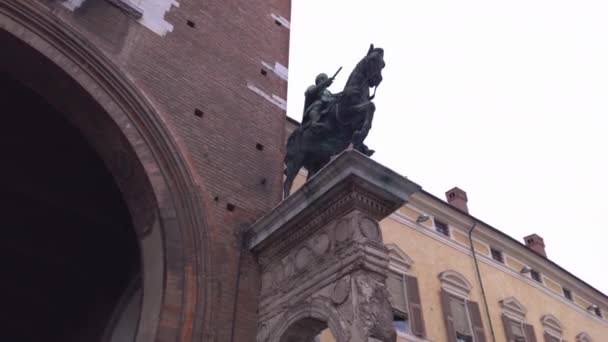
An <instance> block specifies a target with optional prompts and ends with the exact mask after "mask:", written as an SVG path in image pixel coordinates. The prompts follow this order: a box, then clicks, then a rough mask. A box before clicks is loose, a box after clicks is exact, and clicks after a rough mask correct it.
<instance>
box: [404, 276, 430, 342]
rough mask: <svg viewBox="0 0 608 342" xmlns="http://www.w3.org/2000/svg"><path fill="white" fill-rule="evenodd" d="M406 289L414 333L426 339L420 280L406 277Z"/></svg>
mask: <svg viewBox="0 0 608 342" xmlns="http://www.w3.org/2000/svg"><path fill="white" fill-rule="evenodd" d="M405 289H406V290H407V302H408V304H409V309H410V326H411V327H412V333H414V334H415V335H418V336H420V337H424V335H425V330H424V317H423V316H422V303H421V301H420V289H419V288H418V279H416V278H414V277H410V276H408V275H406V276H405Z"/></svg>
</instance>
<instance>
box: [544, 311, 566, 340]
mask: <svg viewBox="0 0 608 342" xmlns="http://www.w3.org/2000/svg"><path fill="white" fill-rule="evenodd" d="M540 322H541V323H542V325H543V328H544V329H545V331H546V332H548V333H550V334H552V335H555V336H556V337H561V336H562V324H561V323H560V321H559V320H558V319H557V317H555V316H553V315H551V314H547V315H544V316H543V317H541V318H540Z"/></svg>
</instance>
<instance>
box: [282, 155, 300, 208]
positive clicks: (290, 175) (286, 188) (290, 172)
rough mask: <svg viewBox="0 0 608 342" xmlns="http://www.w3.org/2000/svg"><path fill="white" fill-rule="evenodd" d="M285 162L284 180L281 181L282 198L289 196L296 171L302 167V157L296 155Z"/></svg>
mask: <svg viewBox="0 0 608 342" xmlns="http://www.w3.org/2000/svg"><path fill="white" fill-rule="evenodd" d="M286 164H287V165H286V168H285V182H284V183H283V199H285V198H287V197H289V193H290V192H291V186H292V185H293V180H294V179H295V178H296V175H297V174H298V171H300V168H301V167H302V158H299V157H296V158H295V159H292V160H288V161H287V163H286Z"/></svg>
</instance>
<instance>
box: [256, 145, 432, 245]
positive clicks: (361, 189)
mask: <svg viewBox="0 0 608 342" xmlns="http://www.w3.org/2000/svg"><path fill="white" fill-rule="evenodd" d="M420 189H421V188H420V186H419V185H418V184H416V183H414V182H412V181H410V180H408V179H406V178H405V177H403V176H401V175H399V174H397V173H395V172H394V171H392V170H390V169H388V168H387V167H385V166H383V165H381V164H379V163H377V162H375V161H373V160H371V159H369V158H368V157H366V156H364V155H363V154H361V153H359V152H357V151H354V150H347V151H344V152H342V153H341V154H339V155H338V156H337V157H336V158H335V159H334V160H333V161H331V162H330V163H329V164H328V165H327V166H325V167H324V168H323V169H321V171H319V173H317V174H316V175H315V176H314V177H313V178H312V179H311V180H309V181H308V182H306V183H305V184H304V185H303V186H302V187H301V188H300V189H299V190H298V191H296V192H295V193H294V194H292V195H291V196H289V197H288V198H287V199H285V200H284V201H283V202H281V203H280V204H279V205H278V206H277V207H275V208H274V209H273V210H272V211H271V212H270V214H268V215H266V216H264V217H262V218H261V219H259V220H258V221H257V222H256V223H254V224H253V225H252V226H251V227H250V228H249V229H248V232H247V234H248V241H247V246H248V247H249V248H250V249H251V250H253V251H259V250H260V249H261V248H262V247H263V246H264V245H265V244H266V243H268V241H270V240H273V241H278V240H279V239H278V237H279V236H283V235H289V236H284V237H285V238H288V239H290V240H297V239H300V238H302V237H303V236H307V235H309V234H310V233H311V232H312V231H314V230H315V228H318V227H320V226H322V225H323V224H324V223H326V221H325V220H327V219H328V218H329V217H336V216H335V213H336V212H338V211H348V210H352V209H354V208H360V209H363V210H362V211H363V212H366V214H368V215H370V216H373V218H374V219H376V220H380V219H382V218H384V217H386V216H388V215H390V214H391V213H392V212H393V211H395V210H396V209H397V208H399V207H400V206H401V205H402V204H403V203H405V202H406V201H407V200H408V198H409V196H410V195H411V194H412V193H414V192H417V191H419V190H420ZM311 217H312V218H313V219H312V220H310V218H311ZM303 220H307V221H308V222H303ZM294 226H298V230H297V231H298V233H297V234H294V233H293V232H294V230H293V228H291V227H294ZM300 230H302V232H301V233H300ZM286 232H289V233H287V234H286ZM270 237H272V239H269V238H270Z"/></svg>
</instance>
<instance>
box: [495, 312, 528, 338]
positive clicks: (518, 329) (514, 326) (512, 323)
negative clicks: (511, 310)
mask: <svg viewBox="0 0 608 342" xmlns="http://www.w3.org/2000/svg"><path fill="white" fill-rule="evenodd" d="M502 322H503V325H504V328H505V334H506V337H507V342H536V335H535V334H534V327H533V326H532V325H530V324H526V323H524V322H520V321H516V320H513V319H511V318H509V317H507V316H506V315H504V314H503V315H502Z"/></svg>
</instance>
